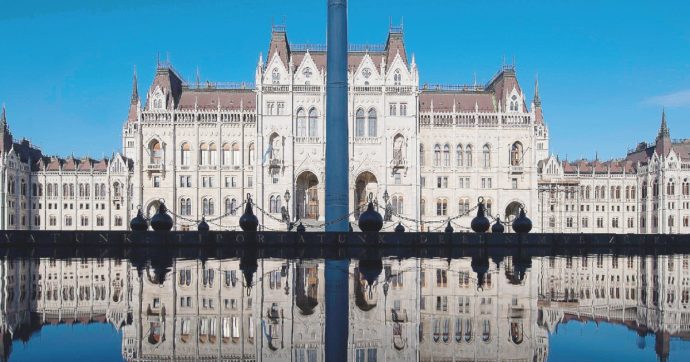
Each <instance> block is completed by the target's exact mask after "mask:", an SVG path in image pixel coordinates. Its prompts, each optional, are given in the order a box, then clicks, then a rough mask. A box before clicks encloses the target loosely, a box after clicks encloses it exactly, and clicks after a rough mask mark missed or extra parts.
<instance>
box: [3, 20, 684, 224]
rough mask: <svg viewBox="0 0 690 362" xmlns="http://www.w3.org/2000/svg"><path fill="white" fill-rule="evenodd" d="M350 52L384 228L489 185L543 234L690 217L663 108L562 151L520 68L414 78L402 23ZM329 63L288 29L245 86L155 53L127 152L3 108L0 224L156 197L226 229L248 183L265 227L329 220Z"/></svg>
mask: <svg viewBox="0 0 690 362" xmlns="http://www.w3.org/2000/svg"><path fill="white" fill-rule="evenodd" d="M348 56H349V96H348V101H349V103H348V104H349V111H348V125H349V134H348V144H349V156H350V157H349V175H350V176H349V178H350V180H349V181H350V196H349V199H350V210H351V211H352V212H353V213H352V215H350V216H349V218H350V220H351V221H353V222H354V221H356V218H357V216H358V214H359V212H360V211H361V208H362V206H363V205H365V203H366V202H367V200H368V197H369V195H372V196H373V198H374V199H375V200H376V201H377V203H378V205H380V206H381V207H382V209H381V212H382V213H384V212H383V208H384V205H388V208H389V210H390V214H391V215H392V216H391V218H390V220H391V222H388V223H387V224H386V226H385V227H386V228H392V227H393V226H394V225H395V224H397V222H398V221H402V223H403V224H404V225H405V226H406V227H407V228H408V229H409V230H435V229H438V228H439V227H442V226H443V224H442V223H441V221H444V220H447V219H449V218H454V217H455V216H458V215H466V214H468V213H469V214H468V215H466V216H462V217H459V218H454V220H453V223H454V226H455V228H456V230H459V231H465V230H467V229H468V227H469V223H470V220H471V218H472V217H473V215H472V213H473V212H470V211H471V209H472V208H473V207H474V206H475V205H476V202H477V199H478V198H479V197H480V196H481V197H483V198H484V199H485V203H486V206H487V208H488V210H489V212H490V214H491V215H492V216H501V218H503V219H508V220H510V219H512V218H513V217H514V215H516V213H517V211H518V209H519V206H520V205H525V206H526V209H527V211H528V213H529V214H528V215H529V216H530V217H531V218H532V220H533V222H534V224H535V227H536V230H543V231H549V232H551V231H553V232H562V231H565V232H568V231H572V232H584V231H586V232H639V233H655V232H665V233H666V232H688V231H690V227H689V226H688V214H690V211H688V210H690V204H689V202H690V195H688V193H687V192H686V191H687V176H686V174H687V172H689V170H690V167H685V166H687V165H686V164H685V163H684V162H686V161H687V160H688V159H690V154H689V153H688V152H687V151H685V149H686V148H688V149H690V147H687V145H690V143H686V142H680V143H677V142H672V141H671V140H670V137H669V135H668V129H667V128H666V125H665V122H664V125H663V129H662V131H661V132H660V136H659V137H660V138H659V140H658V141H657V143H656V145H653V146H646V145H645V146H644V147H643V146H641V148H638V150H637V151H635V152H632V153H630V154H629V155H628V157H627V158H626V159H625V160H620V161H609V162H604V163H601V162H598V161H594V162H586V161H580V162H577V163H567V162H560V161H559V160H557V159H556V158H555V157H553V156H550V153H549V133H548V132H549V131H548V127H547V125H546V123H545V121H544V117H543V115H542V108H541V100H540V98H539V93H538V84H537V87H536V90H535V94H534V96H533V97H532V100H531V102H530V101H528V96H527V95H526V94H525V93H524V92H523V91H522V88H521V87H520V84H519V82H518V80H517V77H516V72H515V69H514V67H512V66H503V67H502V68H501V69H500V70H499V72H498V73H497V74H496V75H495V76H494V77H493V78H492V79H491V80H490V81H489V82H488V83H486V84H485V85H476V84H475V85H468V86H440V85H439V86H436V85H431V86H430V85H426V84H424V85H422V84H420V76H419V69H418V66H417V63H416V60H415V57H414V55H412V56H411V57H410V56H408V53H407V49H406V47H405V43H404V41H403V34H402V30H401V29H399V28H391V30H390V32H389V34H388V38H387V40H386V42H385V43H384V44H381V45H367V46H356V45H352V46H350V50H349V55H348ZM325 72H326V49H325V47H324V46H320V45H310V44H309V45H308V44H291V43H290V42H289V41H288V38H287V33H286V31H285V29H284V28H282V27H274V29H273V31H272V33H271V40H270V44H269V49H268V52H267V53H266V57H265V58H264V57H263V56H261V55H260V56H259V59H258V63H257V66H256V70H255V74H254V82H253V83H252V82H247V83H239V84H224V83H214V82H203V83H202V82H200V81H199V80H197V81H196V82H194V83H188V82H186V81H184V80H183V79H182V78H181V77H180V76H179V75H178V73H177V72H176V71H175V70H174V69H173V68H172V67H171V66H170V65H169V64H158V66H157V69H156V73H155V77H154V79H153V82H152V83H151V85H150V86H149V87H148V90H147V91H146V97H145V99H143V100H142V99H141V98H140V97H139V91H138V85H137V82H136V77H135V78H134V85H133V90H132V97H131V102H130V106H129V112H128V116H127V119H126V121H125V123H124V126H123V131H122V151H121V153H118V154H116V155H113V156H112V157H111V158H110V159H104V160H92V159H89V158H82V159H77V158H73V157H69V158H67V159H62V158H59V157H47V156H45V155H43V154H42V153H41V151H40V150H38V149H37V148H35V147H33V146H32V145H31V144H30V143H29V142H28V141H25V140H23V141H21V142H19V143H16V142H14V140H13V138H12V135H11V134H10V131H9V127H8V125H7V120H6V116H5V112H4V110H3V113H2V127H1V128H2V133H3V135H2V137H0V138H2V172H1V175H2V185H3V189H2V194H1V197H0V203H1V205H2V207H1V208H0V213H1V214H2V215H0V216H1V217H0V223H1V225H0V227H1V228H3V229H47V230H61V229H62V230H70V229H79V230H85V229H94V230H98V229H126V228H127V227H128V220H129V219H130V218H131V217H133V216H134V214H135V213H136V210H137V208H138V207H142V208H143V209H144V210H145V211H146V213H147V214H148V215H149V216H150V215H151V214H152V213H153V211H154V210H155V208H156V207H157V205H158V204H159V202H160V200H164V201H165V202H166V205H167V206H168V208H169V209H170V211H171V212H172V214H173V216H174V219H175V229H176V230H187V229H194V227H195V224H196V222H197V221H198V220H200V219H201V218H202V216H204V217H205V218H206V219H207V220H208V221H209V224H210V226H211V228H212V229H215V230H233V229H237V225H238V219H239V215H240V214H241V213H242V210H241V209H240V206H241V205H242V203H243V202H244V200H246V198H247V196H246V195H248V194H250V195H251V197H252V199H253V201H254V203H255V204H256V205H257V206H258V208H259V210H257V214H258V216H259V220H260V224H261V225H262V227H264V228H265V229H267V230H274V229H279V230H284V228H285V220H290V221H294V220H296V219H297V218H299V219H300V220H302V221H303V222H304V223H305V224H306V225H307V226H310V227H312V228H321V227H322V226H323V224H322V223H323V221H324V210H325V207H324V200H325V194H324V185H325V183H324V179H325V177H327V175H326V172H325V158H324V155H325V142H326V138H325V134H326V133H325V122H326V120H325V114H326V112H325V104H326V102H325V100H326V74H325ZM528 105H529V106H528ZM684 160H685V161H684ZM655 183H656V184H657V186H654V185H655ZM669 183H671V184H672V185H671V186H667V184H669ZM655 187H656V188H655ZM667 187H670V188H669V189H668V190H670V191H671V192H670V193H669V192H668V191H666V190H667ZM602 190H603V191H602ZM654 190H656V191H654ZM575 191H577V192H575ZM610 191H613V192H612V193H611V192H610ZM384 195H386V196H388V197H387V198H384ZM686 199H687V200H688V201H683V200H686ZM399 216H400V217H399ZM401 217H402V218H401ZM412 220H414V221H412ZM355 224H356V223H355Z"/></svg>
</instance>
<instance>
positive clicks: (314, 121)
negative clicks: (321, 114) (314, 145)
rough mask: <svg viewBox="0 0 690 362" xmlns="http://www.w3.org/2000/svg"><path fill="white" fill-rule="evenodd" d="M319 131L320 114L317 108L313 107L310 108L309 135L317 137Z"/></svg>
mask: <svg viewBox="0 0 690 362" xmlns="http://www.w3.org/2000/svg"><path fill="white" fill-rule="evenodd" d="M318 132H319V125H318V114H317V113H316V109H315V108H312V109H310V110H309V137H317V136H318V134H319V133H318Z"/></svg>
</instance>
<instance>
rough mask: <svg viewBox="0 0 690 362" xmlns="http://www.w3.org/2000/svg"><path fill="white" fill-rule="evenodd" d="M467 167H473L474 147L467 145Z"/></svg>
mask: <svg viewBox="0 0 690 362" xmlns="http://www.w3.org/2000/svg"><path fill="white" fill-rule="evenodd" d="M465 165H466V166H467V167H472V145H467V146H466V147H465Z"/></svg>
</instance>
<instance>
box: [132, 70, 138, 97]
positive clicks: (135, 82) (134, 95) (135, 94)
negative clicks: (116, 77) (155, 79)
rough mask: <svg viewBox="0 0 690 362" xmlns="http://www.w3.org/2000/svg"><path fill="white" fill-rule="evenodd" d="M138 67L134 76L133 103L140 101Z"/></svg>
mask: <svg viewBox="0 0 690 362" xmlns="http://www.w3.org/2000/svg"><path fill="white" fill-rule="evenodd" d="M137 88H138V85H137V66H136V65H135V66H134V75H133V76H132V103H136V102H137V101H139V90H138V89H137Z"/></svg>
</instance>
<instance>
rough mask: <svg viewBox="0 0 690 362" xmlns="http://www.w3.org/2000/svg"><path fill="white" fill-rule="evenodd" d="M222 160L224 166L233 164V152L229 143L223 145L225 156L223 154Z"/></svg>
mask: <svg viewBox="0 0 690 362" xmlns="http://www.w3.org/2000/svg"><path fill="white" fill-rule="evenodd" d="M222 158H223V159H222V160H221V162H223V166H230V164H232V153H231V148H230V145H229V144H227V143H226V144H224V145H223V156H222Z"/></svg>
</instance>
